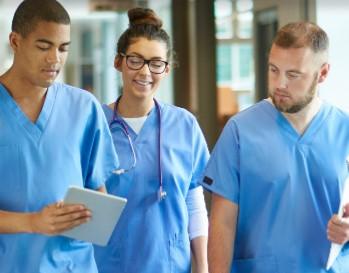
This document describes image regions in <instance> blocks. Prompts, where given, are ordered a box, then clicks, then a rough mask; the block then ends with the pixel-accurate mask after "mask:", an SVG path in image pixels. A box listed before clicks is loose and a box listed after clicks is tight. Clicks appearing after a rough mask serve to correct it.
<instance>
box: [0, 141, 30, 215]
mask: <svg viewBox="0 0 349 273" xmlns="http://www.w3.org/2000/svg"><path fill="white" fill-rule="evenodd" d="M20 164H21V158H20V149H19V147H18V146H17V145H9V146H1V145H0V177H1V180H0V181H1V183H0V209H3V210H11V211H13V210H23V204H24V202H25V198H24V196H25V192H26V188H27V187H26V184H25V183H24V181H23V176H22V172H23V169H22V168H21V167H20Z"/></svg>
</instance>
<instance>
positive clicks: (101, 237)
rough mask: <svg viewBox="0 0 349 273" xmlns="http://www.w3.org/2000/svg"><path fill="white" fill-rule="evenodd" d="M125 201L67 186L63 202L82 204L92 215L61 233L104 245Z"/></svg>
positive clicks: (112, 196)
mask: <svg viewBox="0 0 349 273" xmlns="http://www.w3.org/2000/svg"><path fill="white" fill-rule="evenodd" d="M126 202H127V200H126V199H125V198H121V197H117V196H114V195H110V194H105V193H101V192H98V191H94V190H90V189H86V188H79V187H75V186H71V187H69V189H68V191H67V193H66V196H65V198H64V203H65V204H83V205H85V206H86V207H87V208H88V209H89V210H90V211H91V214H92V217H91V219H90V220H89V221H88V222H86V223H84V224H81V225H80V226H77V227H75V228H73V229H71V230H68V231H65V232H63V233H62V235H64V236H67V237H70V238H74V239H77V240H83V241H88V242H91V243H94V244H97V245H101V246H105V245H106V244H107V243H108V241H109V238H110V236H111V234H112V232H113V230H114V227H115V225H116V223H117V221H118V219H119V217H120V215H121V213H122V211H123V209H124V207H125V205H126Z"/></svg>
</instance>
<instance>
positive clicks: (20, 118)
mask: <svg viewBox="0 0 349 273" xmlns="http://www.w3.org/2000/svg"><path fill="white" fill-rule="evenodd" d="M56 93H57V89H56V88H55V84H53V85H51V86H50V87H48V88H47V92H46V97H45V101H44V104H43V106H42V109H41V111H40V114H39V116H38V118H37V120H36V122H35V123H34V122H32V121H31V120H30V119H29V118H28V116H27V115H26V114H25V113H24V112H23V111H22V109H21V108H20V107H19V105H18V104H17V103H16V101H15V100H14V99H13V98H12V96H11V95H10V93H9V92H8V91H7V89H6V88H5V87H4V86H3V85H2V84H0V96H1V97H2V98H3V101H4V105H5V107H6V106H7V108H8V110H9V111H10V112H11V113H12V114H13V116H14V117H15V119H16V120H17V122H18V123H19V124H20V125H21V126H22V127H23V128H24V129H25V130H26V131H27V133H28V134H29V135H30V137H32V138H33V139H34V140H35V141H36V142H38V141H39V140H40V138H41V135H42V134H43V132H44V130H45V127H46V125H47V122H48V119H49V117H50V114H51V112H52V109H53V105H54V101H55V97H56Z"/></svg>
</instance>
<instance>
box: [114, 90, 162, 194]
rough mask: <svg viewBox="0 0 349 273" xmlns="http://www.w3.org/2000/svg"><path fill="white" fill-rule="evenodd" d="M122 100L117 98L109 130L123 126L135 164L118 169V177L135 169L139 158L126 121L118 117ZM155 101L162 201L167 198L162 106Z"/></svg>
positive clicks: (116, 172) (116, 171)
mask: <svg viewBox="0 0 349 273" xmlns="http://www.w3.org/2000/svg"><path fill="white" fill-rule="evenodd" d="M120 99H121V96H119V97H118V98H117V100H116V101H115V104H114V109H113V117H112V120H111V121H110V123H109V128H110V129H111V128H112V125H113V124H115V123H117V124H120V125H121V129H122V132H123V133H124V135H125V136H126V137H127V139H128V143H129V146H130V148H131V151H132V157H133V163H132V166H131V167H130V168H128V169H117V170H115V171H114V172H113V173H115V174H117V175H121V174H123V173H126V172H129V171H130V170H132V169H133V168H135V167H136V164H137V156H136V152H135V149H134V145H133V141H132V139H131V135H130V133H129V131H128V129H127V125H126V123H125V121H124V120H123V119H122V118H121V117H120V116H119V115H118V112H117V107H118V105H119V102H120ZM153 100H154V104H155V107H156V112H157V115H158V127H159V130H158V177H159V193H158V194H159V199H160V200H162V199H163V198H165V196H166V192H165V191H163V177H162V164H161V162H162V157H161V145H162V134H161V119H162V117H161V109H160V104H159V103H158V101H157V100H156V99H155V98H153Z"/></svg>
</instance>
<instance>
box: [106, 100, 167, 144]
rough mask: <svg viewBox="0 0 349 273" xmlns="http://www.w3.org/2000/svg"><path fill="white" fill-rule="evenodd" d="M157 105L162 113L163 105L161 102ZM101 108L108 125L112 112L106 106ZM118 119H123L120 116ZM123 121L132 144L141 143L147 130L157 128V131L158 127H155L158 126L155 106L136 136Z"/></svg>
mask: <svg viewBox="0 0 349 273" xmlns="http://www.w3.org/2000/svg"><path fill="white" fill-rule="evenodd" d="M158 103H159V107H160V111H162V108H163V105H162V103H161V102H158ZM103 108H104V109H105V111H104V112H105V113H106V116H107V120H108V122H109V124H110V123H111V121H112V118H113V110H112V109H111V108H110V107H109V106H108V105H106V104H104V105H103ZM120 118H121V119H123V118H122V117H121V116H120ZM123 121H124V122H125V125H126V126H127V130H128V131H129V133H130V136H131V138H132V141H133V142H134V143H137V142H141V141H142V139H143V138H144V136H146V135H147V132H148V130H153V128H157V130H158V125H157V124H158V115H157V110H156V106H155V105H154V107H153V108H152V109H151V110H150V112H149V114H148V117H147V119H146V120H145V122H144V124H143V126H142V128H141V130H140V131H139V133H138V134H136V132H135V131H133V129H132V128H131V126H130V125H129V124H128V123H127V122H126V121H125V120H124V119H123ZM154 133H155V132H154Z"/></svg>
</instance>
